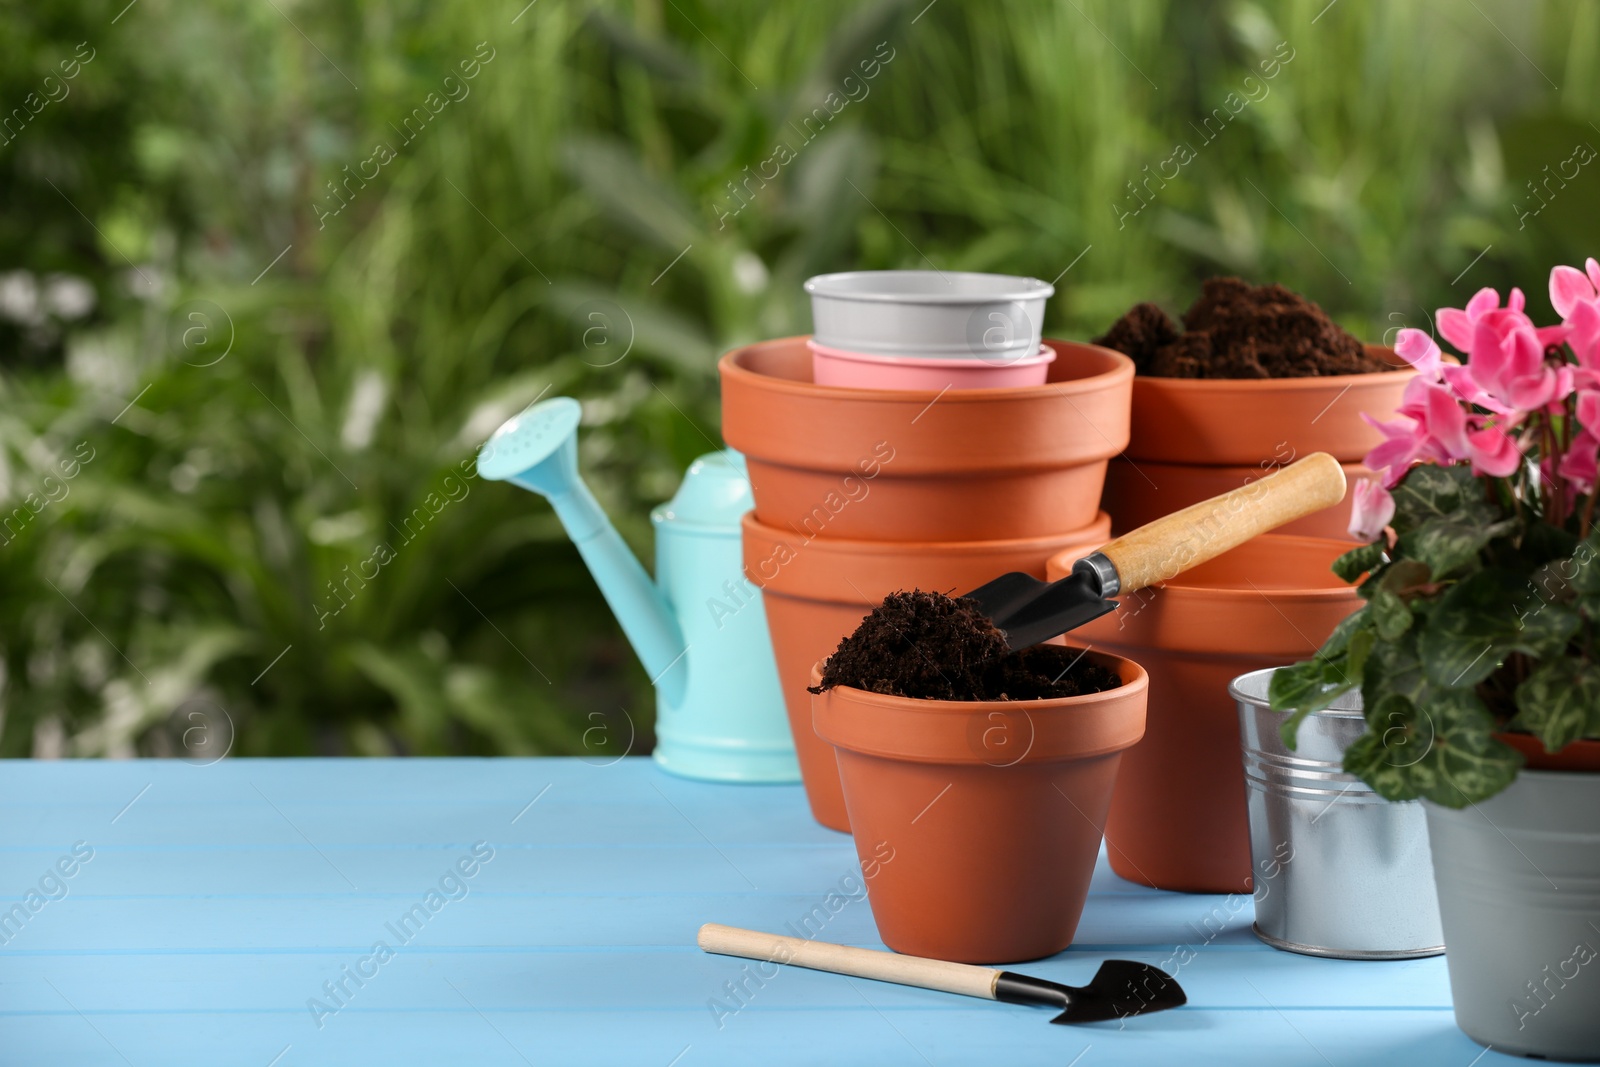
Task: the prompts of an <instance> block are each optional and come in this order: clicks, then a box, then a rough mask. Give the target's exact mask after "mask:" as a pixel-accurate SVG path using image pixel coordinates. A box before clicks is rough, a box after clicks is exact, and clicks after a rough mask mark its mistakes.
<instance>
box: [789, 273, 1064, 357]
mask: <svg viewBox="0 0 1600 1067" xmlns="http://www.w3.org/2000/svg"><path fill="white" fill-rule="evenodd" d="M805 288H806V292H807V293H809V294H810V295H811V319H812V326H813V328H812V336H813V338H814V339H815V340H816V343H817V344H819V345H823V346H826V347H828V348H837V349H842V350H844V351H847V352H856V353H860V354H862V355H868V356H902V357H910V358H916V359H983V360H990V361H994V362H1001V363H1009V362H1012V361H1014V360H1017V359H1025V358H1027V357H1028V356H1031V355H1032V354H1034V353H1035V352H1037V351H1038V350H1039V340H1040V337H1041V335H1042V334H1043V330H1044V305H1045V301H1046V300H1048V299H1049V298H1050V296H1051V294H1052V293H1054V292H1055V286H1053V285H1051V284H1050V283H1049V282H1042V281H1040V280H1039V279H1037V278H1019V277H1015V276H1013V275H1009V274H975V273H971V272H967V271H949V270H946V271H938V270H862V271H846V272H844V273H841V274H820V275H818V276H817V277H815V278H811V279H808V280H807V281H806V285H805Z"/></svg>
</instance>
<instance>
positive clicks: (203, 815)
mask: <svg viewBox="0 0 1600 1067" xmlns="http://www.w3.org/2000/svg"><path fill="white" fill-rule="evenodd" d="M480 842H481V844H478V843H480ZM475 846H476V851H475ZM64 872H70V875H69V874H67V873H64ZM858 874H859V870H858V868H857V866H856V859H855V853H854V850H853V849H852V847H851V844H850V841H849V839H848V838H846V837H844V836H843V835H840V834H836V833H833V832H831V831H829V830H824V829H822V828H821V827H819V826H817V825H816V824H815V823H813V822H812V821H811V817H810V815H809V814H808V812H807V810H806V806H805V801H804V798H803V797H802V795H801V791H800V789H799V787H798V786H794V787H789V786H752V787H734V786H716V785H707V784H700V783H695V782H688V781H684V780H681V779H676V778H672V777H670V776H668V775H666V774H663V773H662V772H660V771H658V770H657V769H656V767H655V766H654V765H653V764H652V763H650V762H649V761H648V760H645V759H639V758H631V759H626V760H622V761H621V762H618V763H613V764H609V765H604V764H601V763H600V762H599V761H596V762H594V763H590V762H585V761H583V760H578V759H564V760H563V759H546V760H513V759H499V760H404V761H403V760H277V761H256V760H225V761H223V762H221V763H218V764H215V765H213V766H205V767H200V766H192V765H190V764H187V763H183V762H176V761H173V762H145V761H140V762H120V763H110V762H94V763H89V762H65V763H29V762H6V763H3V764H0V898H4V899H5V900H6V901H8V903H7V904H6V907H7V908H10V902H17V903H19V904H20V905H21V911H20V913H19V912H18V911H17V910H16V909H14V908H11V910H9V911H7V912H6V913H4V914H0V938H3V939H4V942H3V944H0V1065H3V1067H33V1065H39V1067H45V1065H48V1067H63V1065H67V1067H82V1065H92V1064H116V1065H121V1064H130V1065H133V1067H145V1065H151V1067H183V1065H189V1064H194V1065H205V1067H222V1065H231V1064H238V1065H244V1067H269V1065H273V1067H299V1065H303V1064H340V1065H361V1064H378V1065H384V1067H399V1065H403V1064H496V1065H506V1067H517V1065H520V1064H537V1065H539V1067H544V1065H547V1064H558V1065H559V1064H573V1065H588V1064H626V1065H629V1067H705V1065H709V1064H740V1065H758V1067H775V1065H779V1064H791V1063H792V1064H856V1063H860V1064H872V1065H874V1067H897V1065H902V1064H903V1065H907V1067H918V1065H921V1064H958V1063H959V1064H1005V1065H1008V1067H1010V1065H1024V1064H1049V1065H1053V1067H1066V1065H1068V1064H1076V1065H1079V1067H1100V1065H1110V1064H1121V1063H1152V1064H1154V1063H1160V1064H1175V1063H1183V1064H1200V1063H1216V1064H1229V1065H1234V1064H1240V1063H1256V1064H1272V1065H1275V1067H1276V1065H1282V1064H1329V1065H1335V1067H1344V1065H1346V1064H1350V1065H1356V1064H1370V1063H1396V1064H1406V1065H1415V1067H1424V1065H1433V1064H1437V1065H1441V1067H1470V1065H1472V1064H1474V1063H1478V1064H1482V1065H1486V1064H1489V1063H1493V1062H1499V1061H1502V1060H1504V1061H1506V1062H1510V1061H1509V1060H1508V1059H1507V1058H1503V1057H1501V1056H1500V1055H1499V1054H1498V1053H1494V1052H1490V1053H1488V1054H1487V1055H1482V1056H1481V1058H1480V1054H1481V1053H1483V1050H1482V1049H1480V1048H1479V1047H1478V1046H1476V1045H1474V1044H1473V1043H1472V1042H1471V1041H1469V1040H1468V1039H1467V1038H1466V1037H1465V1036H1463V1035H1462V1034H1461V1033H1460V1032H1459V1031H1458V1030H1457V1029H1456V1028H1455V1025H1454V1022H1453V1021H1452V1016H1451V1013H1450V1009H1449V990H1448V987H1447V984H1446V977H1445V967H1444V961H1443V959H1442V958H1440V959H1431V960H1419V961H1411V962H1400V963H1346V962H1338V961H1329V960H1317V959H1310V958H1307V957H1303V956H1294V955H1289V954H1286V953H1282V952H1274V951H1271V950H1269V949H1267V948H1265V947H1263V946H1262V945H1261V944H1259V943H1258V942H1257V941H1256V940H1255V938H1254V937H1252V936H1251V934H1250V932H1249V923H1250V906H1249V902H1248V900H1231V901H1230V900H1229V899H1228V898H1225V897H1207V896H1187V895H1181V894H1175V893H1160V892H1156V891H1153V890H1149V889H1144V888H1142V887H1138V886H1134V885H1130V884H1129V883H1127V882H1123V881H1121V880H1120V879H1118V878H1116V877H1115V876H1114V875H1112V874H1111V873H1110V872H1109V870H1108V869H1107V868H1106V867H1105V865H1104V863H1102V864H1101V869H1100V870H1099V872H1098V873H1097V875H1096V879H1095V891H1094V893H1093V895H1092V896H1091V897H1090V899H1089V903H1088V906H1087V908H1086V909H1085V911H1084V915H1083V921H1082V924H1081V926H1080V927H1079V933H1078V943H1077V944H1076V945H1075V946H1074V947H1073V948H1072V949H1071V950H1070V951H1069V952H1066V953H1064V954H1062V955H1061V956H1058V957H1056V958H1054V959H1051V960H1046V961H1042V962H1038V963H1033V964H1028V965H1027V966H1026V967H1018V969H1019V970H1026V971H1031V972H1033V973H1037V974H1039V975H1042V976H1046V977H1049V978H1053V979H1056V980H1059V981H1067V982H1071V981H1082V980H1085V979H1087V978H1088V977H1089V975H1090V974H1092V973H1093V971H1094V968H1095V966H1096V965H1097V961H1098V960H1099V959H1100V958H1102V957H1104V956H1108V955H1115V956H1121V957H1127V958H1132V959H1139V960H1146V961H1148V962H1151V963H1155V964H1157V965H1162V966H1166V967H1167V968H1168V969H1174V970H1176V971H1177V973H1178V976H1179V978H1180V980H1181V981H1182V983H1183V985H1184V987H1185V989H1187V991H1188V993H1189V997H1190V1004H1189V1006H1188V1007H1186V1008H1183V1009H1180V1010H1178V1011H1172V1012H1167V1013H1165V1014H1161V1015H1153V1016H1149V1017H1145V1018H1141V1019H1135V1020H1130V1021H1128V1022H1127V1023H1126V1025H1125V1028H1121V1029H1119V1027H1118V1024H1115V1023H1107V1024H1099V1025H1096V1026H1090V1027H1066V1026H1051V1025H1050V1024H1049V1022H1048V1019H1049V1013H1048V1012H1046V1011H1043V1010H1034V1009H1028V1008H1020V1007H1011V1006H1007V1005H999V1004H990V1003H984V1002H977V1001H971V1000H966V999H963V998H960V997H954V996H949V995H946V994H941V993H932V992H925V991H921V990H915V989H904V988H900V987H897V986H886V985H880V984H875V983H871V982H864V981H859V980H846V979H843V978H840V977H836V976H832V975H824V974H816V973H811V972H808V971H801V970H785V971H783V972H782V973H780V974H778V976H777V977H775V978H771V979H769V980H767V981H766V983H765V985H764V986H760V987H757V986H755V985H754V984H753V983H748V982H747V983H746V985H745V989H746V990H747V991H748V992H747V993H745V994H741V998H740V1000H734V999H732V998H730V997H729V995H728V992H727V988H726V986H725V983H727V982H729V981H732V980H736V979H739V978H740V968H741V966H742V964H741V962H740V961H738V960H734V959H729V958H725V957H716V956H707V955H705V954H703V953H701V952H700V951H699V950H698V949H696V948H695V947H694V935H695V930H696V928H697V927H698V926H699V924H700V923H702V922H705V921H707V920H715V921H719V922H724V923H730V924H733V925H739V926H749V927H754V928H758V929H766V930H782V929H783V928H784V926H785V924H787V923H799V922H800V921H801V920H802V919H803V918H804V917H805V916H806V915H807V914H808V913H812V914H814V913H813V908H814V907H816V906H817V905H820V904H823V903H824V902H825V901H826V900H827V899H828V894H829V892H830V891H840V890H841V889H842V890H843V892H842V893H841V895H840V897H836V898H835V900H834V907H835V908H836V909H837V910H836V911H832V912H825V913H826V914H827V920H826V924H825V925H824V926H823V928H822V931H821V936H822V937H823V939H825V940H833V941H841V942H847V943H851V944H859V945H869V946H873V947H880V943H879V942H878V940H877V935H876V931H875V928H874V926H873V923H872V913H871V911H870V910H869V907H868V905H867V903H866V901H865V900H862V899H849V896H850V893H849V890H850V889H851V888H852V887H854V886H856V885H859V882H858V881H856V877H857V876H858ZM430 892H431V893H433V894H434V895H433V896H432V897H430V896H429V894H430ZM30 894H32V895H31V896H30ZM841 899H844V901H845V902H844V903H843V904H840V903H839V901H840V900H841ZM815 922H816V920H815V919H814V920H813V923H814V924H815ZM813 928H815V926H813ZM379 942H382V943H383V944H384V946H385V948H384V949H383V950H379V951H378V952H376V953H375V952H374V946H375V945H377V944H378V943H379ZM1175 961H1181V962H1178V963H1175ZM352 976H353V977H352ZM363 976H364V977H363ZM341 987H342V988H341ZM330 990H331V992H330ZM741 1001H742V1003H741ZM715 1002H720V1008H719V1007H718V1006H717V1004H716V1003H715Z"/></svg>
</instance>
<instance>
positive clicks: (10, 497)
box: [0, 0, 1600, 756]
mask: <svg viewBox="0 0 1600 1067" xmlns="http://www.w3.org/2000/svg"><path fill="white" fill-rule="evenodd" d="M924 3H925V0H914V2H912V3H892V2H891V3H873V4H865V5H863V4H860V3H850V2H836V0H827V2H823V0H782V2H774V3H766V4H741V3H730V2H721V3H712V2H702V0H664V2H663V0H635V2H631V3H630V2H610V3H607V2H598V3H580V2H572V0H537V2H536V3H533V4H527V5H526V6H524V5H525V4H526V0H482V2H476V3H432V4H430V3H421V2H417V0H386V2H384V3H367V2H358V3H349V4H316V3H310V2H308V0H266V2H259V0H248V2H246V0H190V2H187V3H178V2H176V0H136V2H135V3H132V4H129V3H128V0H52V2H51V3H48V4H35V3H23V2H21V0H4V2H0V11H3V12H4V15H3V18H0V109H3V111H0V202H3V204H4V209H3V211H0V500H3V501H4V505H3V508H0V542H3V543H0V671H3V675H0V715H3V726H0V755H5V756H18V755H28V754H30V753H32V754H38V755H55V754H67V755H126V754H131V753H136V752H137V753H147V754H165V753H179V752H181V751H182V750H183V748H184V745H185V741H186V739H185V737H184V732H185V731H186V730H189V729H191V728H192V727H193V724H195V723H205V724H211V723H215V721H216V718H217V716H218V715H219V714H220V713H221V712H226V718H227V719H228V720H231V723H232V725H233V728H234V729H235V730H236V733H237V736H236V739H234V741H233V748H232V750H233V751H234V752H235V753H236V754H253V755H259V754H302V753H329V754H334V753H356V754H391V753H411V754H426V753H559V752H580V751H592V752H602V751H612V750H616V751H621V749H622V748H623V747H626V746H627V744H628V742H629V740H630V738H631V739H632V747H633V750H634V751H643V750H646V749H647V748H648V747H649V743H650V718H651V709H652V701H651V697H650V694H649V692H648V685H647V682H646V679H645V678H644V676H643V673H642V671H641V669H640V668H639V667H638V665H637V664H636V663H635V661H634V659H633V657H632V655H631V653H630V651H629V650H628V648H627V647H626V645H625V644H624V643H623V642H622V640H621V638H620V636H619V633H618V631H617V629H616V627H615V625H614V623H613V622H612V621H611V619H610V617H609V615H608V613H607V612H606V610H605V607H604V604H603V603H602V602H601V600H600V598H599V595H598V593H597V592H596V591H595V589H594V587H593V585H592V583H591V581H590V580H589V577H588V575H587V574H586V573H585V572H584V570H583V569H582V566H581V564H580V563H579V562H578V559H577V556H576V554H575V553H574V552H573V551H572V550H571V549H570V548H569V547H568V545H567V543H566V541H565V538H564V537H563V536H562V534H561V531H560V529H559V527H558V525H557V524H556V522H555V520H554V519H553V517H552V516H551V514H550V512H549V509H548V507H547V506H546V505H545V504H544V503H543V502H542V501H540V500H538V499H537V498H535V497H533V496H531V495H529V494H527V493H524V492H521V491H520V490H517V489H514V488H511V487H508V486H504V485H499V484H494V483H484V482H481V481H478V480H475V479H471V478H468V477H465V476H464V475H463V473H462V472H463V470H465V471H468V472H470V471H471V464H470V463H467V464H466V466H465V468H463V467H462V464H463V461H468V460H470V458H471V457H472V456H473V454H474V453H475V451H476V448H477V446H478V445H479V444H480V443H481V442H482V441H483V439H484V438H485V437H486V436H487V435H488V434H489V433H490V432H491V431H492V430H493V429H494V427H495V426H496V425H497V424H498V423H499V422H500V421H501V420H502V419H503V418H505V417H506V416H508V415H510V414H512V413H514V412H515V411H517V410H518V409H519V408H521V407H522V406H523V405H525V404H527V403H528V402H529V401H531V400H532V399H533V398H535V397H536V396H539V395H541V394H545V395H559V394H567V395H572V396H576V397H579V398H580V399H582V400H583V401H584V402H585V421H586V428H585V430H584V436H583V446H582V447H583V453H582V455H583V463H584V466H585V468H586V471H587V474H588V476H589V478H590V480H591V483H592V484H593V485H594V487H595V489H596V492H597V494H598V495H599V496H600V497H601V499H602V501H603V502H604V503H605V505H606V506H607V507H608V509H609V510H610V511H611V513H612V514H613V516H614V517H616V519H617V520H618V522H619V524H620V525H621V526H622V527H623V530H624V532H625V534H626V536H627V537H628V538H629V540H630V541H631V542H632V543H633V544H634V545H635V546H636V547H637V548H638V550H639V551H640V552H641V554H644V555H646V557H647V558H648V557H649V553H650V546H649V544H648V539H649V529H648V521H647V519H646V513H647V510H648V507H649V506H650V505H651V504H653V503H655V502H658V501H659V500H661V499H663V498H664V497H666V496H667V495H669V494H670V493H671V491H672V490H673V488H674V487H675V485H676V483H677V479H678V477H679V473H680V472H681V470H682V469H683V468H684V466H685V465H686V464H687V463H688V462H689V461H690V459H692V458H693V457H694V456H695V455H696V454H698V453H701V452H705V451H708V450H710V449H711V448H712V447H713V446H714V445H716V444H717V443H718V441H719V438H718V432H717V427H718V411H717V382H716V375H715V369H714V365H715V360H716V357H717V355H718V354H719V353H720V352H722V351H724V350H725V349H727V348H729V347H730V346H732V345H735V344H738V343H740V342H744V341H749V340H753V339H759V338H763V337H772V336H780V335H785V334H791V333H799V332H805V331H806V330H807V329H808V328H809V317H808V312H807V309H806V306H805V303H804V300H803V296H802V293H801V291H800V287H799V283H800V282H801V281H802V280H803V279H804V278H805V277H807V276H808V275H810V274H812V273H816V272H820V271H825V270H831V269H842V268H850V267H926V266H928V265H929V264H934V265H937V266H939V267H941V268H964V269H969V270H993V271H1005V272H1010V273H1018V274H1032V275H1036V276H1038V277H1042V278H1046V279H1058V280H1057V296H1056V297H1055V299H1054V300H1053V301H1052V302H1051V305H1050V320H1051V321H1050V322H1049V323H1048V327H1049V330H1050V332H1053V333H1056V334H1058V335H1065V336H1078V337H1084V336H1092V335H1093V334H1095V333H1097V332H1098V331H1099V330H1101V329H1103V328H1104V327H1105V326H1106V325H1107V324H1108V323H1109V322H1110V321H1111V320H1112V319H1113V318H1114V317H1115V316H1116V315H1117V314H1118V313H1120V312H1121V311H1122V310H1124V309H1125V308H1126V307H1127V306H1128V305H1129V304H1131V303H1133V302H1135V301H1138V300H1141V299H1152V298H1153V299H1157V300H1159V301H1161V302H1163V303H1165V304H1167V305H1168V306H1169V307H1171V308H1173V309H1180V308H1181V307H1182V306H1184V305H1185V304H1186V303H1187V302H1188V300H1189V299H1190V298H1191V297H1192V295H1193V294H1194V292H1195V290H1196V288H1197V284H1198V281H1199V280H1200V279H1202V278H1204V277H1205V276H1207V275H1210V274H1213V273H1219V272H1227V273H1239V274H1242V275H1244V276H1247V277H1249V278H1251V279H1252V280H1256V281H1268V280H1278V281H1282V282H1284V283H1286V284H1288V285H1290V286H1292V287H1295V288H1298V289H1300V290H1302V291H1304V292H1306V293H1307V294H1309V295H1311V296H1312V297H1313V298H1314V299H1316V300H1318V301H1319V302H1321V303H1322V304H1323V305H1324V307H1326V308H1327V309H1328V310H1329V311H1330V312H1332V313H1334V314H1335V315H1336V316H1338V317H1339V318H1340V319H1341V320H1342V321H1343V322H1345V324H1346V325H1347V326H1349V327H1350V328H1351V329H1353V330H1354V331H1356V332H1357V333H1358V334H1360V335H1362V336H1364V337H1365V338H1367V339H1369V340H1373V341H1378V340H1381V339H1383V338H1384V336H1385V335H1386V334H1387V333H1388V332H1389V331H1392V330H1393V329H1395V328H1397V327H1399V326H1401V325H1419V326H1425V325H1426V323H1427V319H1428V315H1429V313H1430V311H1431V310H1432V309H1434V308H1436V307H1438V306H1441V305H1460V304H1462V303H1463V302H1464V301H1465V300H1466V298H1467V297H1468V296H1469V295H1470V293H1471V292H1472V291H1473V290H1474V289H1476V288H1477V287H1479V286H1481V285H1496V286H1500V287H1506V286H1509V285H1512V284H1521V285H1523V286H1524V287H1525V288H1527V289H1529V290H1530V304H1531V305H1532V306H1533V308H1535V309H1536V310H1537V313H1538V314H1540V315H1545V314H1548V313H1549V309H1548V305H1547V299H1546V297H1545V296H1544V278H1545V277H1546V275H1547V272H1548V268H1549V266H1550V264H1551V263H1553V262H1581V259H1582V257H1583V256H1584V255H1586V254H1589V253H1591V252H1595V251H1597V250H1600V232H1597V231H1600V213H1597V212H1596V211H1595V210H1594V204H1595V203H1596V195H1595V194H1596V191H1597V189H1600V184H1597V178H1596V171H1600V166H1595V165H1592V164H1588V163H1584V164H1581V165H1578V164H1574V163H1573V162H1572V161H1573V160H1574V159H1575V158H1576V157H1575V150H1576V149H1577V147H1578V146H1580V145H1596V144H1600V128H1597V127H1596V126H1595V120H1596V119H1597V117H1600V108H1597V106H1596V103H1597V101H1596V91H1597V90H1596V79H1597V78H1600V65H1597V63H1596V58H1597V57H1596V50H1597V47H1600V8H1597V7H1596V5H1594V4H1592V3H1586V2H1577V0H1573V2H1568V3H1554V2H1546V3H1539V2H1532V0H1475V2H1474V3H1471V4H1462V3H1460V2H1459V0H1392V2H1387V3H1382V4H1377V3H1365V2H1361V0H1342V2H1335V3H1332V4H1329V3H1328V2H1327V0H1309V2H1284V3H1274V4H1265V3H1262V4H1253V3H1246V2H1234V3H1223V2H1218V3H1210V2H1207V3H1192V2H1187V3H1186V2H1180V0H1169V2H1156V0H1142V2H1138V3H1126V2H1123V0H1059V2H1045V0H1005V2H999V3H986V4H981V5H980V4H961V3H959V2H957V0H943V2H936V3H933V4H928V5H926V6H924ZM1274 60H1276V63H1275V65H1273V66H1272V67H1270V68H1268V67H1263V65H1262V64H1263V63H1264V62H1271V61H1274ZM1268 69H1271V71H1272V74H1271V76H1270V77H1268V76H1267V70H1268ZM69 72H70V73H69ZM869 72H870V74H869ZM830 94H832V95H831V96H830ZM1230 94H1233V95H1232V96H1231V97H1230ZM780 144H782V145H783V146H785V148H787V149H788V151H787V152H784V151H780V150H779V148H778V146H779V145H780ZM1180 146H1185V147H1187V149H1188V151H1187V152H1182V151H1180V150H1179V148H1180ZM1578 155H1579V156H1581V155H1582V153H1578ZM1588 155H1589V156H1590V157H1592V156H1593V149H1592V148H1591V149H1589V151H1588ZM1179 160H1181V163H1180V162H1179ZM1574 170H1576V171H1577V173H1573V172H1574ZM1174 171H1176V173H1174ZM1152 176H1154V177H1153V178H1152ZM1552 176H1555V178H1556V180H1555V181H1552V180H1551V179H1552ZM1130 183H1132V184H1130ZM1530 183H1542V184H1540V186H1539V189H1540V192H1539V195H1538V197H1537V198H1536V197H1535V193H1534V190H1533V186H1532V185H1531V184H1530ZM1135 186H1137V187H1138V188H1137V191H1136V190H1135ZM1069 268H1070V269H1069ZM85 457H88V458H87V459H86V458H85ZM69 472H70V473H69ZM430 494H433V496H432V497H431V498H430ZM19 509H20V510H19ZM418 509H423V510H421V511H419V510H418ZM408 520H409V522H408ZM380 542H381V543H385V544H387V545H389V546H390V547H391V548H392V549H393V553H394V558H393V559H392V560H390V561H388V562H386V563H384V564H383V565H382V566H381V569H380V571H379V573H378V575H377V577H375V578H373V579H372V580H371V581H368V582H366V583H365V584H364V585H359V586H353V587H352V586H347V587H346V588H356V589H357V591H356V592H355V593H354V594H353V595H346V596H345V597H342V598H340V599H335V598H334V596H333V594H332V592H331V591H330V583H334V582H339V581H342V580H343V579H344V577H345V576H346V575H348V574H349V573H350V572H349V571H347V570H346V568H363V569H365V570H366V573H370V567H371V566H372V564H371V563H370V562H369V563H366V564H363V561H370V560H371V559H372V557H373V554H374V551H375V547H376V546H377V545H378V544H379V543H380ZM335 609H337V610H335Z"/></svg>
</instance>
